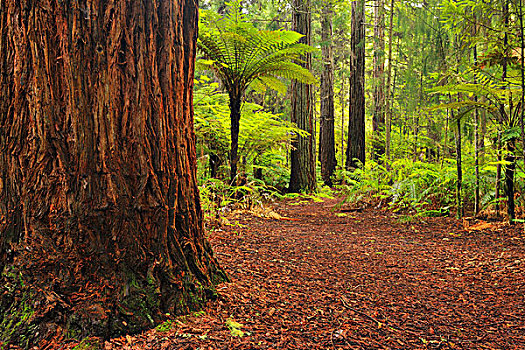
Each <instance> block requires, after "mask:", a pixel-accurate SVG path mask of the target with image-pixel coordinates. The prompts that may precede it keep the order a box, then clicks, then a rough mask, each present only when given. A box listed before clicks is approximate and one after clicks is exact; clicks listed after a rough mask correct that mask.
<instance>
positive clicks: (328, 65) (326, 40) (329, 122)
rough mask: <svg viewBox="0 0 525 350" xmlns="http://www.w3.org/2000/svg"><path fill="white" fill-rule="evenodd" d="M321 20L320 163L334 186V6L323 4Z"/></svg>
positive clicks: (323, 175)
mask: <svg viewBox="0 0 525 350" xmlns="http://www.w3.org/2000/svg"><path fill="white" fill-rule="evenodd" d="M323 6H324V8H323V13H322V18H321V40H322V41H323V46H322V54H323V72H322V74H321V118H320V119H321V121H320V130H319V161H320V163H321V177H322V178H323V182H324V183H325V185H327V186H332V175H333V174H334V171H335V167H336V165H337V160H336V159H335V129H334V124H335V115H334V58H333V54H332V51H333V50H332V16H333V11H332V5H331V4H330V3H329V2H326V3H324V4H323Z"/></svg>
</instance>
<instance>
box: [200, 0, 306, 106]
mask: <svg viewBox="0 0 525 350" xmlns="http://www.w3.org/2000/svg"><path fill="white" fill-rule="evenodd" d="M301 38H302V35H301V34H299V33H297V32H294V31H287V30H259V29H257V28H256V27H255V26H254V25H253V24H252V23H250V22H248V21H246V19H245V16H244V14H243V13H242V11H241V7H240V3H239V1H234V2H232V3H231V4H230V7H229V9H228V10H227V14H226V15H225V16H224V17H221V16H219V15H218V14H216V13H213V12H211V11H202V12H201V25H200V32H199V38H198V42H197V44H198V47H199V50H200V52H201V54H202V56H203V58H204V59H201V60H199V61H198V66H199V68H202V69H212V70H213V71H214V72H215V74H216V75H217V77H218V78H219V79H220V80H221V82H222V83H223V85H224V88H225V89H226V91H228V93H229V94H230V97H232V96H236V97H240V96H242V95H243V94H244V92H245V91H246V89H247V88H248V86H250V85H251V84H252V83H255V86H254V87H256V88H258V89H259V90H265V89H266V88H271V89H275V90H277V91H280V92H282V93H284V92H285V90H286V88H285V86H284V84H283V83H282V82H281V81H280V80H279V79H278V78H286V79H297V80H299V81H301V82H304V83H309V84H311V83H315V82H316V79H315V78H314V76H313V75H312V74H311V73H310V72H309V71H308V70H307V69H305V68H303V67H301V66H300V65H298V64H297V63H296V62H300V59H301V56H302V55H304V54H306V53H309V52H312V51H314V49H313V48H312V47H310V46H308V45H305V44H301V43H299V40H300V39H301Z"/></svg>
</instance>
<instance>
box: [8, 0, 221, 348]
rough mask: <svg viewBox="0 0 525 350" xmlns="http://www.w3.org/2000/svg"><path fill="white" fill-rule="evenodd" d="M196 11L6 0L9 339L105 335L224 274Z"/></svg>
mask: <svg viewBox="0 0 525 350" xmlns="http://www.w3.org/2000/svg"><path fill="white" fill-rule="evenodd" d="M196 25H197V8H196V4H195V2H194V1H190V0H173V1H155V0H153V1H149V0H148V1H146V0H133V1H131V0H119V1H116V0H94V1H91V0H89V1H88V0H79V1H70V0H33V1H29V0H20V1H1V2H0V89H1V90H0V126H1V129H0V149H1V152H0V269H1V270H2V277H1V279H2V280H1V281H0V342H2V341H3V342H9V343H18V344H20V345H22V346H26V347H27V346H29V345H30V344H39V345H40V346H41V347H42V346H44V345H45V344H46V342H48V341H50V340H51V339H52V338H55V340H56V337H59V338H60V337H65V336H66V335H67V336H69V337H77V338H80V337H84V336H88V335H96V336H103V337H109V336H113V335H118V334H122V333H128V332H137V331H140V330H143V329H145V328H148V327H151V326H152V325H154V324H155V323H157V322H158V321H160V320H161V319H162V318H163V315H164V314H165V313H171V314H177V313H184V312H187V311H188V310H189V309H192V308H196V307H198V306H199V304H201V303H202V302H203V301H204V299H205V298H206V297H207V296H212V295H214V283H215V282H217V281H219V280H220V279H224V278H226V277H225V276H224V274H223V273H222V272H221V270H220V268H219V267H218V265H217V262H216V260H215V258H214V257H213V255H212V251H211V248H210V245H209V244H208V243H207V241H206V240H205V238H204V236H203V227H202V213H201V208H200V204H199V194H198V189H197V184H196V179H195V176H196V172H195V169H196V155H195V140H194V132H193V109H192V95H193V67H194V59H195V38H196V35H197V31H196Z"/></svg>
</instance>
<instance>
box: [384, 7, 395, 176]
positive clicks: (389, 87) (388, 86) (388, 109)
mask: <svg viewBox="0 0 525 350" xmlns="http://www.w3.org/2000/svg"><path fill="white" fill-rule="evenodd" d="M393 29H394V0H390V24H389V28H388V68H387V73H386V113H387V114H386V135H385V153H386V164H387V167H388V166H389V164H390V163H389V162H390V143H391V135H390V134H391V132H392V102H393V95H392V85H391V82H392V33H393Z"/></svg>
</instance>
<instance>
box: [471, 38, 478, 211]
mask: <svg viewBox="0 0 525 350" xmlns="http://www.w3.org/2000/svg"><path fill="white" fill-rule="evenodd" d="M475 31H477V28H476V29H475ZM474 35H476V32H474ZM472 53H473V56H474V66H476V65H477V64H478V50H477V46H476V45H474V47H473V48H472ZM474 84H476V80H474ZM474 102H478V97H477V96H474ZM474 168H475V170H474V171H475V176H476V183H475V185H474V215H477V214H478V212H479V210H480V203H479V201H480V198H479V182H480V177H479V111H478V109H477V108H476V109H475V110H474Z"/></svg>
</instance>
